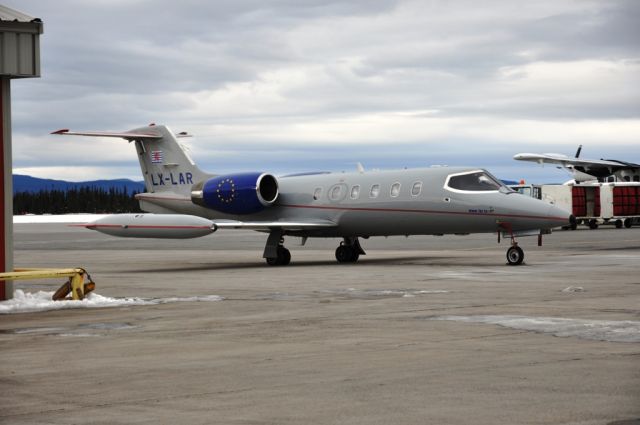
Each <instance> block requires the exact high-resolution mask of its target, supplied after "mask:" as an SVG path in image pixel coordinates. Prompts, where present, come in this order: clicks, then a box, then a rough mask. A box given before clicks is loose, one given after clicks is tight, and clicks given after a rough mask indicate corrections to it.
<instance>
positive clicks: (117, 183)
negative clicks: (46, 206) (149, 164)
mask: <svg viewBox="0 0 640 425" xmlns="http://www.w3.org/2000/svg"><path fill="white" fill-rule="evenodd" d="M81 187H92V188H99V189H104V190H109V189H111V188H117V189H122V188H123V187H124V188H126V189H127V192H129V193H132V192H134V191H135V192H144V191H145V188H144V182H142V181H133V180H129V179H114V180H90V181H85V182H68V181H64V180H52V179H40V178H37V177H31V176H25V175H21V174H14V175H13V193H14V195H15V194H16V193H19V192H31V193H34V192H40V191H41V190H63V191H66V190H69V189H78V188H81Z"/></svg>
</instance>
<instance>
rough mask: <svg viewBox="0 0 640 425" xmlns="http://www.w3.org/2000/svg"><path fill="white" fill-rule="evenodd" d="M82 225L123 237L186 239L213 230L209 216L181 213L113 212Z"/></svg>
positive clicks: (204, 234)
mask: <svg viewBox="0 0 640 425" xmlns="http://www.w3.org/2000/svg"><path fill="white" fill-rule="evenodd" d="M84 227H85V228H87V229H91V230H96V231H98V232H101V233H105V234H107V235H112V236H119V237H125V238H126V237H129V238H163V239H190V238H199V237H201V236H206V235H208V234H211V233H213V232H215V231H216V226H215V224H214V223H213V222H212V221H211V220H207V219H206V218H202V217H196V216H193V215H182V214H113V215H108V216H106V217H102V218H100V219H98V220H96V221H93V222H91V223H86V224H84Z"/></svg>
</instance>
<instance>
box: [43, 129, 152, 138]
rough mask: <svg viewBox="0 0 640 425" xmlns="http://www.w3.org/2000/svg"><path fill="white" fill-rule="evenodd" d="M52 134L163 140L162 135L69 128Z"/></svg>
mask: <svg viewBox="0 0 640 425" xmlns="http://www.w3.org/2000/svg"><path fill="white" fill-rule="evenodd" d="M51 134H59V135H65V136H89V137H120V138H122V139H127V140H154V139H161V138H162V136H161V135H160V134H155V133H132V132H127V131H125V132H113V131H83V132H77V131H69V129H68V128H63V129H61V130H57V131H53V132H52V133H51Z"/></svg>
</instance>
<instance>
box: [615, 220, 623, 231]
mask: <svg viewBox="0 0 640 425" xmlns="http://www.w3.org/2000/svg"><path fill="white" fill-rule="evenodd" d="M616 229H622V220H620V219H618V220H616Z"/></svg>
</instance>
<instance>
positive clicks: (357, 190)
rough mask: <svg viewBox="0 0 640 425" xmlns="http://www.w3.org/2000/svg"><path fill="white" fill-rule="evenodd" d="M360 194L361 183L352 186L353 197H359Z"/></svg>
mask: <svg viewBox="0 0 640 425" xmlns="http://www.w3.org/2000/svg"><path fill="white" fill-rule="evenodd" d="M358 196H360V185H358V184H357V185H355V186H353V187H352V188H351V199H358Z"/></svg>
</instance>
